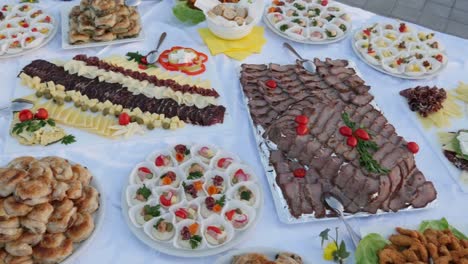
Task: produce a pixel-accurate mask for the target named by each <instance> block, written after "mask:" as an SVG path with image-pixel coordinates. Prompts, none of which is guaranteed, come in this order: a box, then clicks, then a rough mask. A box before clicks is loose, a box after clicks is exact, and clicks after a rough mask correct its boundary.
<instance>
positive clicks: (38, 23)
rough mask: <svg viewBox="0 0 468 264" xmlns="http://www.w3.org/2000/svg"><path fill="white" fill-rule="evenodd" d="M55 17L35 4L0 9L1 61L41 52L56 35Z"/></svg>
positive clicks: (8, 5) (56, 24) (7, 6)
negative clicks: (39, 50)
mask: <svg viewBox="0 0 468 264" xmlns="http://www.w3.org/2000/svg"><path fill="white" fill-rule="evenodd" d="M57 28H58V23H57V21H56V19H55V18H54V16H53V15H51V14H48V13H46V12H45V11H44V10H42V9H41V8H40V7H39V6H38V5H36V4H28V3H22V4H4V5H1V10H0V59H2V58H11V57H16V56H21V55H24V54H26V53H29V52H32V51H35V50H37V49H40V48H41V47H43V46H44V45H46V44H47V43H48V42H49V41H50V40H52V39H53V38H54V36H55V34H56V33H57Z"/></svg>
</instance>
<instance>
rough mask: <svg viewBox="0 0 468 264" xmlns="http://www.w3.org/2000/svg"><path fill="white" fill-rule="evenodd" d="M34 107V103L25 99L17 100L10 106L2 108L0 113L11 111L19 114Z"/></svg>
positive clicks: (0, 107)
mask: <svg viewBox="0 0 468 264" xmlns="http://www.w3.org/2000/svg"><path fill="white" fill-rule="evenodd" d="M33 106H34V103H33V101H31V100H27V99H23V98H17V99H14V100H12V101H11V103H10V104H8V105H4V106H0V111H3V110H6V109H11V111H12V112H18V111H21V110H23V109H30V108H31V107H33Z"/></svg>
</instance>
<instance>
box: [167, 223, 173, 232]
mask: <svg viewBox="0 0 468 264" xmlns="http://www.w3.org/2000/svg"><path fill="white" fill-rule="evenodd" d="M172 229H174V226H173V225H172V223H167V224H166V230H167V232H171V231H172Z"/></svg>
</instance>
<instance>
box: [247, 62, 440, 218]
mask: <svg viewBox="0 0 468 264" xmlns="http://www.w3.org/2000/svg"><path fill="white" fill-rule="evenodd" d="M314 63H315V66H316V72H315V73H309V72H307V71H306V70H305V69H304V68H303V67H302V66H301V65H300V64H293V65H278V64H269V65H253V64H243V65H242V72H241V79H240V81H241V84H242V87H243V91H244V94H245V97H246V101H247V104H248V109H249V112H250V115H251V118H252V121H253V125H254V130H255V134H256V136H257V137H256V138H257V143H258V146H259V150H260V153H261V155H263V157H262V159H263V163H264V167H265V170H266V171H267V172H269V171H271V173H268V174H267V175H268V177H272V179H269V180H270V183H272V182H274V184H273V186H272V188H273V189H274V190H273V195H274V196H275V195H276V194H278V197H279V198H278V197H276V198H278V200H280V203H282V204H281V206H278V205H277V208H278V210H281V209H282V208H287V209H284V210H288V211H289V212H288V213H287V217H285V218H283V217H281V214H282V212H278V214H279V215H280V218H281V220H282V221H284V222H289V223H293V222H304V221H308V220H311V221H313V220H316V219H318V218H326V217H333V216H335V215H334V214H332V213H331V211H330V210H328V209H327V208H326V206H325V204H324V202H323V195H324V194H330V195H332V196H334V197H336V198H337V199H339V200H340V201H341V202H342V203H343V205H344V208H345V213H346V214H348V215H351V214H352V215H354V214H358V215H370V214H376V213H382V212H392V211H393V212H396V211H399V210H402V209H416V208H423V207H426V206H427V205H428V204H430V203H431V202H432V201H434V200H435V199H436V196H437V192H436V190H435V187H434V185H433V183H432V182H431V181H428V180H426V178H425V176H424V174H423V173H422V172H421V171H420V170H419V169H418V168H417V166H416V164H415V159H414V152H412V151H411V148H410V147H409V146H407V142H406V141H405V139H404V138H402V137H401V136H399V135H398V134H397V133H396V131H395V127H394V126H393V125H391V124H390V123H389V122H388V120H387V119H386V118H385V116H384V115H383V114H382V113H381V112H380V111H379V110H378V109H377V108H376V107H374V106H373V103H372V101H373V98H374V97H373V96H372V94H370V93H369V89H370V87H369V86H367V85H366V84H365V82H364V80H362V79H361V78H360V77H359V76H358V75H357V74H356V72H355V70H354V69H353V68H351V67H349V65H348V61H346V60H331V59H326V60H325V61H322V60H319V59H315V60H314ZM298 124H299V125H298ZM348 124H352V125H353V126H354V125H356V127H358V129H357V130H355V131H354V132H353V131H352V130H351V133H354V134H350V135H349V137H346V136H345V135H343V134H346V133H344V132H343V131H342V130H341V128H343V127H347V125H348ZM348 128H349V127H348ZM358 130H362V131H365V132H366V133H365V134H366V135H367V139H366V140H368V141H365V142H364V141H362V140H360V141H359V142H360V143H359V144H357V146H356V144H354V145H353V142H349V139H350V138H354V136H353V135H357V134H358ZM362 131H360V132H362ZM369 135H370V137H369ZM357 136H359V135H357ZM362 142H364V143H363V144H362V145H361V143H362ZM369 145H374V147H371V148H370V149H369V150H365V151H366V152H365V153H367V154H368V155H366V157H361V156H363V155H364V154H362V153H363V152H361V151H362V150H363V148H366V147H367V146H369ZM367 151H368V152H367ZM369 161H371V163H372V164H374V167H372V166H370V165H368V164H367V163H366V162H369ZM364 165H365V166H364ZM375 166H377V167H379V168H380V170H376V169H375ZM272 170H274V171H272ZM273 179H274V180H273ZM270 186H271V184H270ZM275 202H277V201H275ZM285 219H286V220H285ZM306 219H307V220H306Z"/></svg>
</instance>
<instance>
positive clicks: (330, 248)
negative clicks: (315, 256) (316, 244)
mask: <svg viewBox="0 0 468 264" xmlns="http://www.w3.org/2000/svg"><path fill="white" fill-rule="evenodd" d="M337 250H338V246H337V245H336V243H335V242H330V243H328V244H327V246H326V247H325V248H324V249H323V259H325V260H333V253H334V252H335V251H337Z"/></svg>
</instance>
